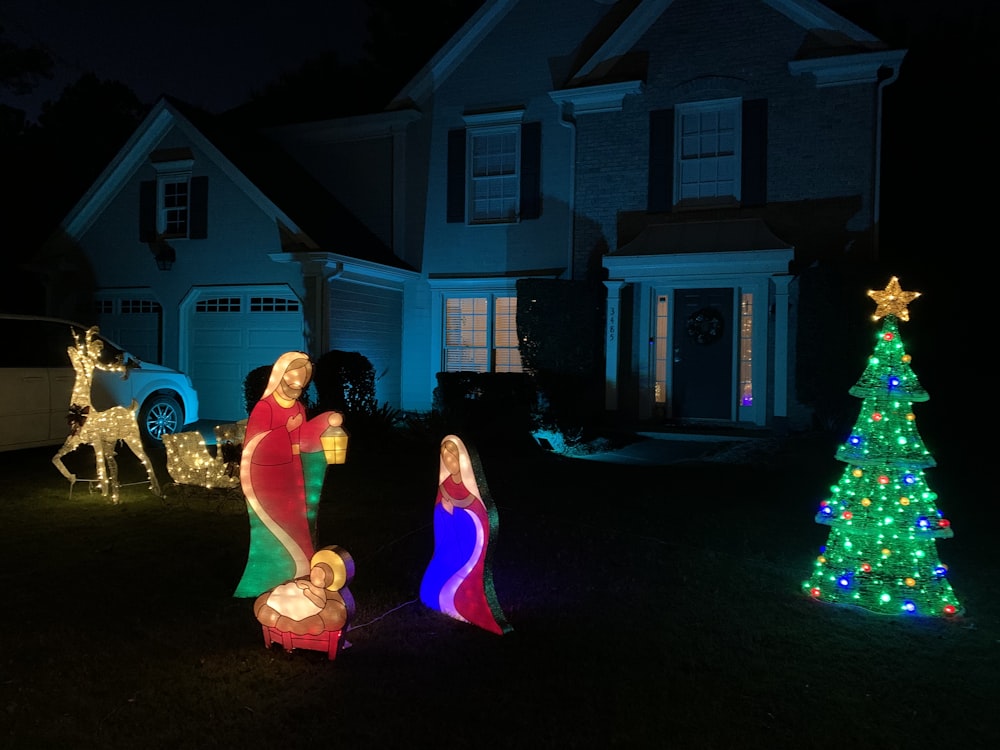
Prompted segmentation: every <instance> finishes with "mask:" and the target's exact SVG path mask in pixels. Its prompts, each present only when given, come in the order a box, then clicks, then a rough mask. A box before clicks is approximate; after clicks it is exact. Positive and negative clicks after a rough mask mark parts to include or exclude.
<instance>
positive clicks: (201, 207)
mask: <svg viewBox="0 0 1000 750" xmlns="http://www.w3.org/2000/svg"><path fill="white" fill-rule="evenodd" d="M188 237H190V238H191V239H192V240H203V239H205V238H206V237H208V178H207V177H204V176H201V177H192V178H191V226H190V227H188Z"/></svg>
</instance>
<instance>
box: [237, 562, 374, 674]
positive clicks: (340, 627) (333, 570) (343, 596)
mask: <svg viewBox="0 0 1000 750" xmlns="http://www.w3.org/2000/svg"><path fill="white" fill-rule="evenodd" d="M353 579H354V560H353V558H352V557H351V555H350V553H348V552H347V550H345V549H344V548H343V547H339V546H336V545H334V546H330V547H323V548H322V549H320V550H318V551H317V552H316V554H314V555H313V556H312V559H311V560H310V569H309V574H308V575H306V576H302V577H300V578H295V579H293V580H291V581H286V582H285V583H282V584H279V585H278V586H275V587H274V588H273V589H271V590H270V591H265V592H264V593H263V594H261V595H260V596H259V597H257V599H256V601H255V602H254V606H253V611H254V615H255V616H256V617H257V620H258V622H260V624H261V628H262V630H263V633H264V646H265V647H266V648H270V647H271V644H274V643H277V644H280V645H281V646H282V647H283V648H284V649H285V650H286V651H291V650H293V649H296V648H298V649H309V650H313V651H325V652H326V653H327V656H328V657H329V658H330V659H335V658H336V656H337V652H338V651H339V650H340V649H341V648H344V647H346V646H347V645H348V644H347V643H346V641H345V639H344V635H345V633H346V632H347V630H348V625H349V623H350V620H351V618H352V617H353V616H354V608H355V605H354V598H353V596H351V592H350V590H349V589H348V588H347V584H348V583H350V582H351V581H352V580H353Z"/></svg>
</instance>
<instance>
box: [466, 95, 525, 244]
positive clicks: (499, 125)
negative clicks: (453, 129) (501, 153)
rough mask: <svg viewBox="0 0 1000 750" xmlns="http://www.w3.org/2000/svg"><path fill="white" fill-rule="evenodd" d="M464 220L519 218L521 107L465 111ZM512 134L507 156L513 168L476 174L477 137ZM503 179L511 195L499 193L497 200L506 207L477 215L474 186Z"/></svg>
mask: <svg viewBox="0 0 1000 750" xmlns="http://www.w3.org/2000/svg"><path fill="white" fill-rule="evenodd" d="M462 119H463V120H464V121H465V221H466V224H468V225H470V226H483V225H491V224H516V223H518V222H520V220H521V213H522V211H521V198H522V196H521V180H522V169H523V165H522V164H521V158H522V144H523V137H522V124H523V119H524V110H523V109H518V110H511V111H507V112H490V113H487V114H475V115H465V116H464V117H463V118H462ZM505 136H512V137H513V141H514V143H513V149H512V153H510V154H509V155H508V156H507V157H506V159H507V160H509V161H510V162H511V165H512V170H511V171H510V172H505V173H503V174H501V175H490V174H485V175H478V174H477V171H476V163H477V160H478V159H477V156H476V154H477V150H476V141H477V139H494V138H501V139H502V138H504V137H505ZM497 181H502V184H503V186H504V188H506V187H508V186H509V187H510V188H511V189H512V192H513V195H512V196H507V197H501V199H500V201H501V203H502V204H503V205H505V206H506V207H507V210H506V211H500V212H496V213H495V214H494V213H492V212H488V211H487V212H484V215H477V211H476V201H477V189H476V188H477V186H478V185H482V184H487V183H495V182H497Z"/></svg>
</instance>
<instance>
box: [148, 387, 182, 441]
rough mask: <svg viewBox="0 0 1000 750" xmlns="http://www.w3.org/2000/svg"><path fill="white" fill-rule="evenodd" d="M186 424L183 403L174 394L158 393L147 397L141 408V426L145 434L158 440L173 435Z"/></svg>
mask: <svg viewBox="0 0 1000 750" xmlns="http://www.w3.org/2000/svg"><path fill="white" fill-rule="evenodd" d="M183 425H184V415H183V412H182V411H181V405H180V404H179V403H177V399H175V398H174V397H173V396H167V395H165V394H162V393H160V394H157V395H155V396H150V397H149V398H148V399H146V403H144V404H143V405H142V408H141V409H140V410H139V427H140V429H141V430H142V433H143V436H144V437H147V438H149V439H151V440H155V441H157V442H159V441H162V440H163V436H164V435H172V434H173V433H175V432H177V431H178V430H180V429H181V427H182V426H183Z"/></svg>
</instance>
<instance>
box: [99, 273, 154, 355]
mask: <svg viewBox="0 0 1000 750" xmlns="http://www.w3.org/2000/svg"><path fill="white" fill-rule="evenodd" d="M96 306H97V325H98V327H99V328H100V329H101V333H102V334H103V335H104V337H105V338H108V339H111V340H112V341H114V342H115V343H116V344H118V345H119V346H120V347H121V348H122V349H124V350H125V351H127V352H130V353H131V354H133V355H134V356H136V357H138V358H139V359H140V360H142V361H143V362H153V363H155V364H162V359H161V356H160V317H161V315H162V312H163V311H162V309H161V308H160V303H159V302H157V301H156V300H154V299H152V298H151V297H149V296H148V295H141V296H140V295H137V294H132V293H129V292H127V291H126V292H122V293H119V294H114V293H111V292H102V293H101V294H99V295H97V299H96Z"/></svg>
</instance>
